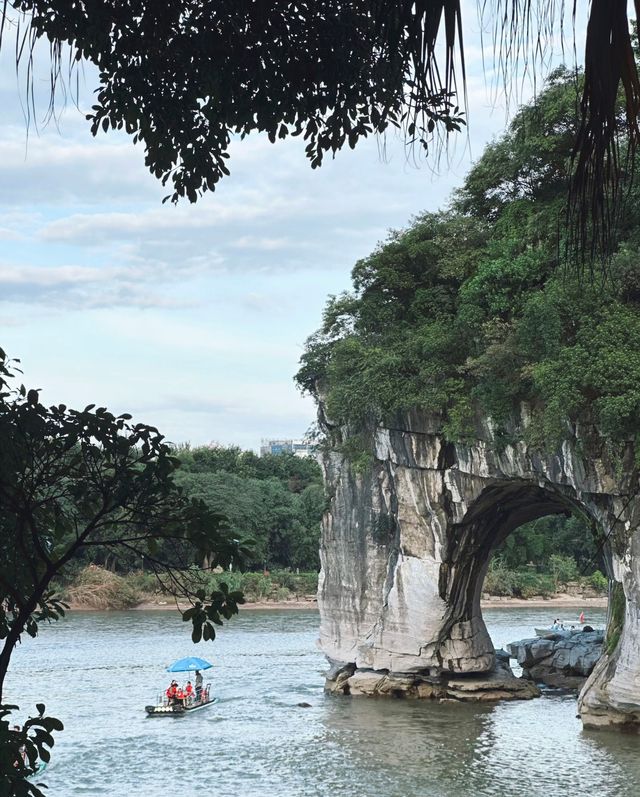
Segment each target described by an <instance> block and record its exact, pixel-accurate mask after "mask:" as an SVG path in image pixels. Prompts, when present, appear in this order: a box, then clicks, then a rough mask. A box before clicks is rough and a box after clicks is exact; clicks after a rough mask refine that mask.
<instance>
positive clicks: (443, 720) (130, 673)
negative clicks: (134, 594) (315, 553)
mask: <svg viewBox="0 0 640 797" xmlns="http://www.w3.org/2000/svg"><path fill="white" fill-rule="evenodd" d="M591 614H592V619H593V621H594V622H597V621H601V620H602V618H603V615H604V613H603V612H597V613H596V612H592V613H591ZM485 618H486V620H487V625H488V627H489V629H490V631H491V633H492V635H493V638H494V640H495V643H496V645H498V646H500V645H503V644H505V643H507V642H510V641H512V640H514V639H517V638H519V637H522V636H527V635H530V633H531V629H532V627H533V625H540V624H545V623H546V622H547V620H548V612H547V611H546V610H544V609H537V610H535V609H530V610H527V609H524V610H523V609H500V610H492V611H488V612H485ZM317 621H318V618H317V614H316V613H315V612H251V613H250V612H245V613H244V614H243V615H241V616H240V617H239V618H237V619H236V620H234V621H233V622H232V623H231V624H230V625H229V626H228V627H225V629H223V631H222V632H221V634H220V636H219V638H218V640H217V641H216V643H215V644H214V645H212V646H208V647H205V646H203V645H200V646H194V645H192V644H191V643H190V641H189V635H188V632H187V628H186V627H185V626H184V625H183V624H182V623H181V622H180V620H179V618H176V615H175V614H172V613H168V612H139V613H138V612H129V613H95V614H94V613H91V614H88V613H87V614H80V613H78V614H74V615H72V616H71V617H70V618H69V619H68V620H65V621H64V622H63V623H59V624H58V625H54V626H51V627H49V628H46V629H45V630H44V632H43V633H42V635H41V636H40V638H39V639H37V640H35V641H33V640H28V641H26V642H25V643H24V644H23V645H22V646H21V647H20V648H19V649H18V651H17V652H16V656H15V661H14V664H13V668H12V671H11V673H10V677H9V682H8V689H9V692H8V696H9V697H10V698H11V700H12V702H13V701H16V702H19V703H20V704H21V705H23V706H24V707H27V706H28V705H29V704H30V705H33V704H34V703H35V702H36V700H40V699H44V700H45V702H46V703H47V709H48V711H50V712H51V713H52V714H53V715H55V716H59V717H61V718H62V719H63V721H64V722H65V725H66V730H65V732H64V733H63V734H61V735H60V737H59V742H58V744H56V748H55V753H54V763H53V764H52V766H51V767H50V769H48V770H47V773H46V780H47V782H48V784H49V786H50V793H51V794H52V795H61V796H62V797H67V795H69V797H72V795H81V794H86V795H100V794H109V795H114V796H115V797H119V796H120V795H121V796H122V797H125V795H129V794H132V793H134V792H135V794H137V795H140V796H141V797H164V795H169V794H175V795H176V797H195V796H196V795H198V797H201V795H214V794H215V795H218V794H221V795H225V796H228V797H258V796H259V797H264V795H276V797H337V796H338V795H339V797H467V795H468V796H469V797H471V796H472V795H491V796H492V797H494V796H495V795H510V796H513V797H520V795H522V797H524V795H527V797H537V795H540V796H541V797H542V795H544V797H556V795H557V797H560V795H563V796H564V795H567V794H573V793H575V792H576V791H578V790H580V791H581V792H585V791H586V792H593V794H594V795H595V794H597V795H598V797H614V795H615V797H631V795H633V796H634V797H635V796H636V795H637V794H638V786H637V784H638V783H639V782H640V761H639V760H638V749H639V746H640V740H638V738H637V737H630V736H620V735H617V734H610V733H602V732H600V733H597V732H590V733H587V732H584V731H582V729H581V725H580V721H579V720H578V719H576V716H575V714H576V706H575V698H574V697H571V696H567V695H558V694H553V693H547V694H545V696H544V697H542V698H540V699H539V700H534V701H529V702H516V703H503V704H499V705H497V706H490V705H477V706H469V705H459V704H440V705H438V704H433V703H422V702H420V703H418V702H412V701H407V702H404V701H395V700H380V701H374V700H368V699H350V698H329V697H325V696H324V695H323V692H322V677H321V673H322V671H323V669H324V666H325V665H324V660H323V658H322V656H321V655H320V653H318V651H317V650H316V648H315V644H314V643H315V637H316V628H317ZM192 653H193V654H197V655H201V656H205V657H208V658H211V659H212V661H214V663H215V669H214V670H213V671H211V672H213V676H212V681H213V683H214V692H215V693H216V694H218V695H219V697H220V699H221V700H220V702H219V703H218V704H216V705H215V706H213V707H212V708H210V709H206V710H204V711H201V712H198V713H196V714H194V715H191V716H188V717H184V718H181V719H173V718H168V717H166V718H154V719H148V718H146V716H145V714H144V710H143V708H144V705H145V704H146V703H148V702H150V700H152V699H153V698H154V696H155V694H156V693H157V692H159V691H160V690H162V689H164V688H165V687H166V685H167V683H168V680H167V676H166V674H165V673H164V671H163V668H164V667H166V665H167V664H168V663H169V662H170V661H172V660H173V659H176V658H179V657H181V656H185V655H189V654H192ZM300 702H307V703H310V704H311V708H300V707H298V706H297V704H298V703H300Z"/></svg>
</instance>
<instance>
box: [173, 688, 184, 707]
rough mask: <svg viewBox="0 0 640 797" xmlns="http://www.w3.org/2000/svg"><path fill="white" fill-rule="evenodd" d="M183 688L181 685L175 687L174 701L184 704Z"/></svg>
mask: <svg viewBox="0 0 640 797" xmlns="http://www.w3.org/2000/svg"><path fill="white" fill-rule="evenodd" d="M184 697H185V695H184V690H183V689H182V687H181V686H179V687H178V688H177V689H176V696H175V700H174V702H175V703H181V704H182V705H183V706H184Z"/></svg>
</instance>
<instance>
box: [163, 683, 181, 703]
mask: <svg viewBox="0 0 640 797" xmlns="http://www.w3.org/2000/svg"><path fill="white" fill-rule="evenodd" d="M177 691H178V682H177V681H171V685H170V686H169V688H168V689H167V691H166V692H165V694H166V696H167V700H168V701H169V703H174V702H175V698H176V692H177Z"/></svg>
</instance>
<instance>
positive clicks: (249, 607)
mask: <svg viewBox="0 0 640 797" xmlns="http://www.w3.org/2000/svg"><path fill="white" fill-rule="evenodd" d="M480 605H481V607H482V608H483V609H511V608H518V607H520V608H531V609H538V608H547V607H548V608H549V609H552V608H553V607H556V608H558V609H565V608H566V609H569V608H576V609H584V608H587V607H589V606H591V607H593V608H606V606H607V598H606V597H605V596H598V597H588V598H582V597H580V596H579V595H554V596H553V597H552V598H543V597H538V598H528V599H524V598H503V597H499V596H497V595H494V596H491V597H489V598H486V599H484V600H482V601H481V603H480ZM175 607H176V604H175V603H174V602H173V601H171V600H162V599H158V600H153V601H145V602H143V603H140V604H138V605H137V606H134V607H133V608H132V611H136V612H137V611H163V610H167V609H175ZM69 608H70V609H71V610H72V611H96V609H95V608H94V607H93V606H85V605H78V604H71V605H70V607H69ZM180 608H181V609H188V608H189V604H181V605H180ZM240 610H241V611H243V612H246V611H256V610H258V611H267V610H268V611H291V610H296V611H301V610H307V611H317V610H318V603H317V601H316V600H315V599H314V598H312V597H308V598H306V599H301V600H290V601H259V602H257V603H245V604H243V605H242V606H241V607H240Z"/></svg>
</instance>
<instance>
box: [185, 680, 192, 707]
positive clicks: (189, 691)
mask: <svg viewBox="0 0 640 797" xmlns="http://www.w3.org/2000/svg"><path fill="white" fill-rule="evenodd" d="M184 696H185V697H186V699H187V703H190V702H191V701H192V700H193V686H191V681H187V685H186V686H185V688H184Z"/></svg>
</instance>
